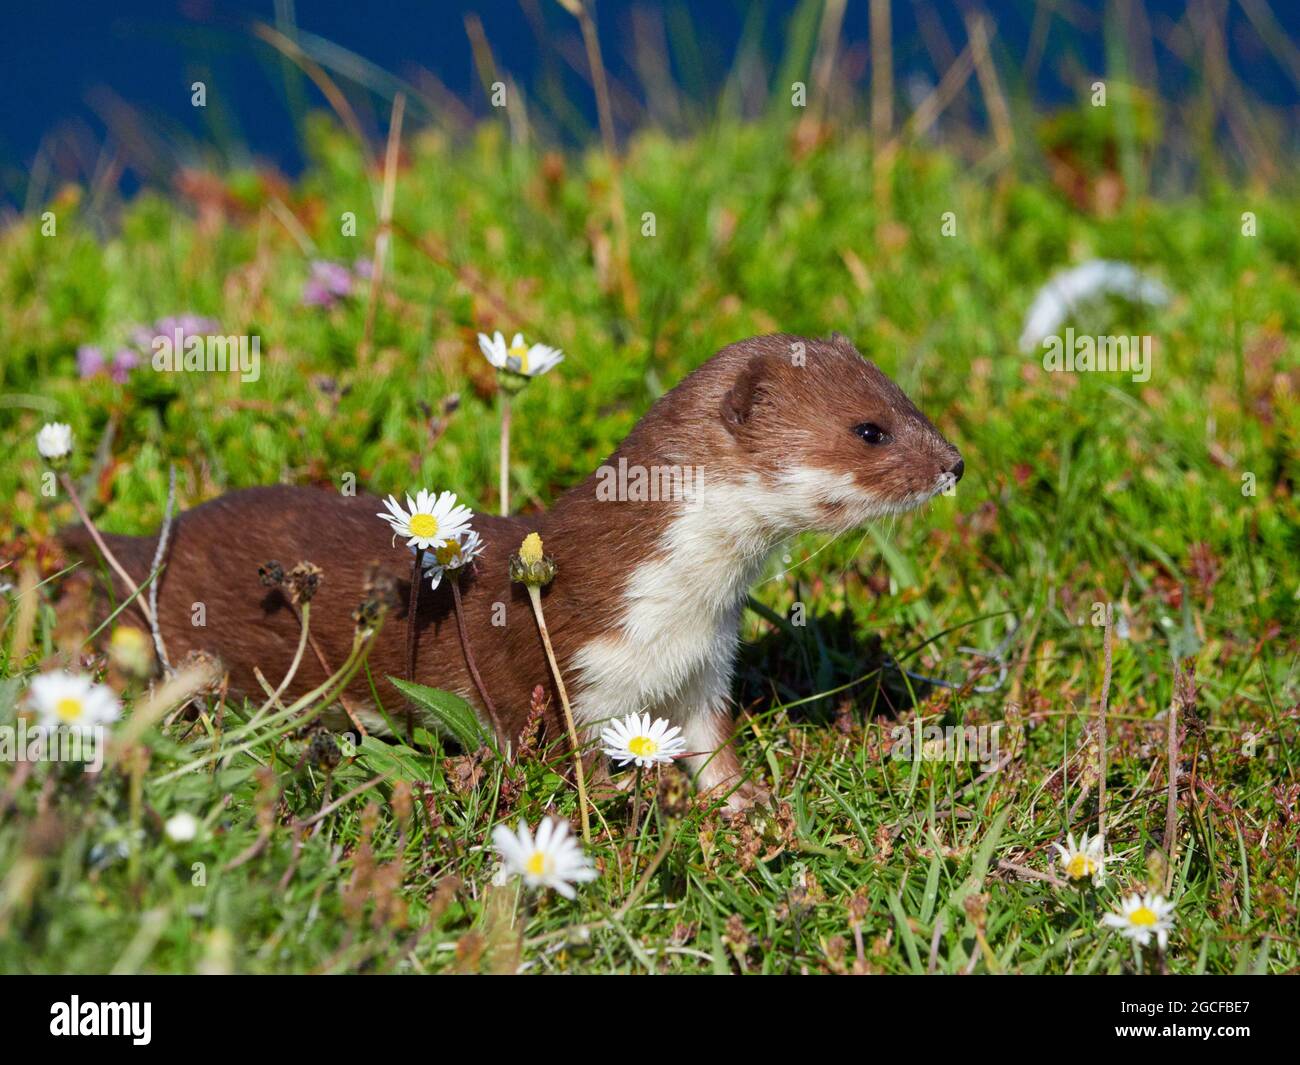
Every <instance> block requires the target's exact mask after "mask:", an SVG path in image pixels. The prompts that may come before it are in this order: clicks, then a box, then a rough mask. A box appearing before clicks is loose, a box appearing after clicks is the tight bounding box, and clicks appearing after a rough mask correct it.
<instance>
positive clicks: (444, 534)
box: [376, 488, 474, 551]
mask: <svg viewBox="0 0 1300 1065" xmlns="http://www.w3.org/2000/svg"><path fill="white" fill-rule="evenodd" d="M384 506H386V507H387V508H388V510H389V513H387V514H377V515H376V517H379V518H383V519H384V521H386V522H388V524H389V525H391V526H392V527H393V541H394V542H396V541H397V538H398V537H399V536H406V537H409V539H408V540H407V541H406V545H407V546H408V547H413V548H418V549H419V550H422V551H427V550H429V549H430V548H433V549H434V550H437V549H438V548H439V547H442V545H443V544H445V543H446V542H447V541H448V540H454V539H456V538H457V537H459V536H460V535H461V533H463V532H465V531H466V530H467V529H468V528H469V520H470V518H472V517H473V516H474V512H473V511H472V510H470V509H469V507H466V506H462V505H461V504H459V503H457V502H456V495H455V493H454V492H443V493H442V494H441V495H439V496H437V497H436V498H435V497H434V494H433V493H432V492H426V491H425V490H424V489H423V488H421V489H420V491H419V493H418V494H417V495H416V497H415V499H412V498H411V496H410V494H409V493H408V494H407V496H406V508H407V509H406V510H403V509H402V504H401V503H399V502H398V501H397V498H396V497H395V496H391V495H390V496H389V497H388V498H387V499H385V500H384Z"/></svg>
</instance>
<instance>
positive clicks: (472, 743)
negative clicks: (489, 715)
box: [388, 677, 487, 751]
mask: <svg viewBox="0 0 1300 1065" xmlns="http://www.w3.org/2000/svg"><path fill="white" fill-rule="evenodd" d="M388 679H389V680H391V681H392V682H393V684H394V685H396V687H397V690H398V691H400V692H401V693H402V694H403V695H405V696H406V697H407V698H408V699H410V700H411V702H413V703H415V705H416V706H419V707H421V708H422V709H424V710H427V711H429V713H431V714H432V715H433V716H434V717H435V718H436V719H437V720H438V723H439V724H440V725H443V726H444V727H445V728H446V729H447V731H448V732H450V733H451V734H452V736H453V737H455V740H456V742H457V743H459V744H460V745H461V746H462V747H464V748H465V750H467V751H474V750H477V749H478V748H479V747H482V746H483V745H484V744H485V743H486V742H487V733H486V732H485V731H484V729H483V726H482V725H480V724H479V720H478V715H477V714H475V713H474V709H473V707H471V706H470V705H469V703H467V702H466V701H465V700H464V699H462V698H461V697H460V696H459V695H454V694H453V693H452V692H446V691H442V690H441V689H439V688H429V687H426V686H425V685H423V684H413V683H411V682H410V681H409V680H398V679H397V678H396V677H389V678H388Z"/></svg>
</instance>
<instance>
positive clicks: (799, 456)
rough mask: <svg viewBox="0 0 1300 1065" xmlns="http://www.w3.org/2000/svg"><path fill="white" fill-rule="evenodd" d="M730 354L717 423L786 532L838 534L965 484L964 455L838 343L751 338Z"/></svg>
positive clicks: (844, 343) (844, 342)
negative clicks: (768, 498)
mask: <svg viewBox="0 0 1300 1065" xmlns="http://www.w3.org/2000/svg"><path fill="white" fill-rule="evenodd" d="M732 351H733V353H734V354H733V356H732V360H730V364H731V365H734V366H735V372H734V376H733V377H732V378H731V381H730V385H729V387H727V388H726V390H725V392H724V394H723V396H722V401H721V405H720V408H721V409H720V411H719V414H720V417H721V418H722V423H723V426H724V427H725V428H726V430H727V433H728V434H729V435H730V445H731V446H732V447H734V448H735V449H737V450H739V451H740V452H741V453H742V454H743V456H744V458H745V459H747V460H748V463H749V465H750V467H751V468H753V469H757V471H758V475H759V478H760V480H761V482H762V485H763V488H764V489H765V490H766V491H768V492H770V493H772V498H773V499H774V500H775V501H778V502H779V506H778V507H776V508H774V509H777V510H779V511H780V522H779V523H780V524H782V525H784V526H786V527H787V528H786V530H785V531H798V530H799V529H814V530H819V531H827V532H842V531H845V530H848V529H852V528H854V527H856V526H858V525H861V524H863V523H864V522H866V521H868V520H869V519H871V518H874V517H879V516H881V515H883V514H898V513H902V512H903V511H907V510H911V509H912V508H913V507H917V506H919V505H920V504H922V503H924V502H926V501H927V500H929V499H930V498H931V497H933V496H934V495H936V494H938V493H939V492H942V491H944V490H945V489H947V488H948V487H949V486H951V485H955V484H956V483H957V481H959V480H960V479H961V476H962V473H963V472H964V470H965V466H964V463H963V462H962V458H961V454H960V452H958V450H957V449H956V448H955V447H953V446H952V444H950V443H948V441H947V440H945V439H944V438H943V435H942V434H941V433H940V432H939V430H938V429H936V428H935V427H934V425H933V424H932V423H931V422H930V420H929V419H928V418H927V417H926V416H925V415H924V414H922V413H921V412H920V411H919V410H918V409H917V408H916V406H915V405H914V404H913V403H912V401H911V400H910V399H908V398H907V396H906V395H904V394H903V390H902V389H900V388H899V387H898V386H897V385H896V384H894V382H893V381H891V380H890V379H889V378H888V377H886V376H885V375H884V374H883V373H882V372H881V371H880V370H879V369H878V368H877V367H876V366H874V365H873V364H872V363H870V362H868V361H867V360H865V359H864V358H863V357H862V356H861V355H860V354H859V353H858V351H857V350H856V349H855V348H854V347H853V345H852V344H851V343H850V342H849V341H848V340H847V339H845V338H844V337H842V336H839V335H838V334H836V335H835V336H834V337H832V339H831V340H829V341H823V340H809V339H804V338H801V337H792V336H768V337H756V338H754V339H753V340H749V341H744V342H743V343H741V344H738V345H735V346H734V347H733V349H732Z"/></svg>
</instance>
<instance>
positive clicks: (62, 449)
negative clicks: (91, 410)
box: [36, 422, 72, 466]
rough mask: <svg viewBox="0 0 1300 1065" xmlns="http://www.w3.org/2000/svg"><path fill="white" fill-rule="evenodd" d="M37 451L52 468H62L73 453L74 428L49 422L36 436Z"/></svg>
mask: <svg viewBox="0 0 1300 1065" xmlns="http://www.w3.org/2000/svg"><path fill="white" fill-rule="evenodd" d="M36 450H37V451H39V452H40V453H41V458H43V459H45V461H46V462H48V463H49V464H50V465H51V466H61V465H62V464H63V462H64V460H65V459H67V457H68V455H69V454H71V453H72V426H70V425H65V424H64V423H63V422H47V423H46V424H45V425H42V426H41V431H40V432H39V433H37V434H36Z"/></svg>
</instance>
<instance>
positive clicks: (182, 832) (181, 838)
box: [163, 812, 199, 843]
mask: <svg viewBox="0 0 1300 1065" xmlns="http://www.w3.org/2000/svg"><path fill="white" fill-rule="evenodd" d="M163 831H164V832H166V833H167V838H168V839H170V840H171V841H172V842H174V843H189V842H190V840H192V839H194V837H195V836H197V835H198V834H199V819H198V818H197V817H195V816H194V815H193V814H191V813H184V812H181V813H178V814H173V815H172V816H171V817H169V818H167V821H166V823H165V824H164V825H163Z"/></svg>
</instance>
